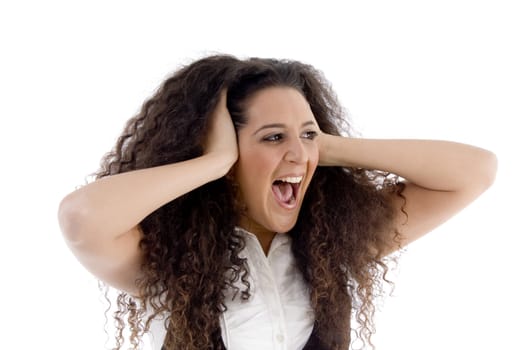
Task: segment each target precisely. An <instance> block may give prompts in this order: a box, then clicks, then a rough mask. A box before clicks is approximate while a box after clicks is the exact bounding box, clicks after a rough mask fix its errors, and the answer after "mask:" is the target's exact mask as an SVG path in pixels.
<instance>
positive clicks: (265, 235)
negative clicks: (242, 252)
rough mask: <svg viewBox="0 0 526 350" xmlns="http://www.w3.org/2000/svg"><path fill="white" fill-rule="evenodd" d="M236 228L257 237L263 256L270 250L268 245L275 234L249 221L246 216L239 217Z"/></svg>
mask: <svg viewBox="0 0 526 350" xmlns="http://www.w3.org/2000/svg"><path fill="white" fill-rule="evenodd" d="M238 226H239V227H241V228H242V229H244V230H246V231H248V232H250V233H253V234H254V235H255V236H256V237H257V239H258V241H259V244H261V248H262V249H263V252H264V253H265V255H267V254H268V251H269V250H270V244H271V243H272V239H274V236H275V235H276V232H273V231H269V230H268V229H266V228H265V227H263V226H261V225H260V224H258V223H256V222H254V221H252V220H250V219H249V218H247V217H246V216H242V217H241V220H240V222H239V225H238Z"/></svg>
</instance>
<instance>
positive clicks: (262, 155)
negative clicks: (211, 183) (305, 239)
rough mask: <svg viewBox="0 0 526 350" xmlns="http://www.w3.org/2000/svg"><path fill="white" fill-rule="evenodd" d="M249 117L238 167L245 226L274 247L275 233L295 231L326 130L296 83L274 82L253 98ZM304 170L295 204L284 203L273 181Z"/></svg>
mask: <svg viewBox="0 0 526 350" xmlns="http://www.w3.org/2000/svg"><path fill="white" fill-rule="evenodd" d="M246 115H247V119H248V121H247V123H246V124H245V125H244V126H243V128H241V130H240V131H239V132H238V135H237V136H238V145H239V159H238V162H237V164H236V165H235V167H234V170H235V179H236V181H237V182H238V183H239V186H240V192H241V202H242V203H243V204H244V207H245V208H246V212H244V214H243V216H242V218H241V222H240V226H241V227H243V228H245V229H246V230H248V231H250V232H252V233H254V234H255V235H256V236H257V237H258V239H259V241H260V243H261V245H262V247H263V250H264V251H265V252H268V249H269V247H270V243H271V241H272V238H273V237H274V235H275V233H281V232H287V231H289V230H290V229H291V228H292V227H293V226H294V224H295V223H296V220H297V218H298V214H299V210H300V207H301V203H302V201H303V197H304V195H305V191H306V190H307V187H308V185H309V183H310V181H311V179H312V176H313V174H314V171H315V169H316V166H317V165H318V156H319V149H318V143H317V141H316V138H317V136H318V135H319V134H320V130H319V127H318V124H317V123H316V119H315V118H314V115H313V114H312V111H311V109H310V106H309V104H308V103H307V101H306V100H305V98H304V97H303V96H302V95H301V94H300V93H299V92H298V91H297V90H295V89H292V88H287V87H273V88H268V89H264V90H262V91H259V92H258V93H256V94H255V95H254V96H253V97H252V98H251V99H250V101H249V103H248V104H247V108H246ZM286 176H295V177H298V176H301V177H302V180H301V182H300V184H299V189H298V193H297V194H296V201H295V203H294V205H293V207H285V206H283V205H280V203H279V201H278V200H277V198H276V196H275V195H274V192H273V191H272V183H273V182H274V181H275V180H276V179H279V178H283V177H286Z"/></svg>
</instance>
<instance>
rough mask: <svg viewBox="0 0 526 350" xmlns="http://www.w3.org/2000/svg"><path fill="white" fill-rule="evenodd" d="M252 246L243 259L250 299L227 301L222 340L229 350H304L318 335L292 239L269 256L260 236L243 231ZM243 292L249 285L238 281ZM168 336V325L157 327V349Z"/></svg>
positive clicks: (284, 238) (275, 245)
mask: <svg viewBox="0 0 526 350" xmlns="http://www.w3.org/2000/svg"><path fill="white" fill-rule="evenodd" d="M237 230H238V231H239V232H241V233H242V234H243V235H244V237H245V241H246V247H245V249H244V250H243V251H242V252H241V253H240V257H242V258H247V262H248V267H249V269H250V270H249V272H250V276H249V278H248V280H249V282H250V294H251V296H250V298H249V300H247V301H242V300H240V297H239V295H238V296H236V298H235V300H234V301H232V295H233V294H232V293H233V291H228V292H227V293H226V297H225V304H226V306H227V310H226V311H225V312H224V313H223V314H222V315H221V319H220V323H221V336H222V338H223V342H224V343H225V346H226V348H227V349H229V350H244V349H249V350H271V349H273V350H278V349H279V350H297V349H302V348H303V347H304V346H305V344H306V343H307V340H308V339H309V336H310V334H311V332H312V328H313V324H314V313H313V310H312V307H311V305H310V301H309V291H308V288H307V286H306V284H305V282H304V281H303V277H302V275H301V273H300V271H299V270H298V269H297V267H296V264H295V261H294V257H293V255H292V252H291V238H290V236H289V235H287V234H276V236H275V237H274V239H273V240H272V244H271V246H270V249H269V252H268V256H265V253H264V252H263V249H262V247H261V245H260V243H259V241H258V239H257V237H256V236H255V235H253V234H252V233H250V232H247V231H245V230H243V229H237ZM236 286H238V287H239V288H240V291H242V290H244V288H245V286H244V285H243V284H242V283H241V281H238V282H237V284H236ZM165 335H166V330H165V328H164V320H163V319H158V320H155V321H154V322H152V325H151V328H150V339H151V344H152V350H160V349H161V346H162V344H163V341H164V337H165Z"/></svg>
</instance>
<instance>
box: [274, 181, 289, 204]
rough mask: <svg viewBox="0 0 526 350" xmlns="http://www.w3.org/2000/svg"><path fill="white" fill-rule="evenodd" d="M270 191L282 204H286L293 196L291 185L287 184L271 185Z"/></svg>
mask: <svg viewBox="0 0 526 350" xmlns="http://www.w3.org/2000/svg"><path fill="white" fill-rule="evenodd" d="M272 191H273V192H274V194H275V195H276V198H277V199H278V200H279V201H280V202H283V203H288V202H289V201H290V200H291V199H292V196H293V195H294V190H293V189H292V185H291V184H290V183H288V182H279V183H277V184H274V185H272Z"/></svg>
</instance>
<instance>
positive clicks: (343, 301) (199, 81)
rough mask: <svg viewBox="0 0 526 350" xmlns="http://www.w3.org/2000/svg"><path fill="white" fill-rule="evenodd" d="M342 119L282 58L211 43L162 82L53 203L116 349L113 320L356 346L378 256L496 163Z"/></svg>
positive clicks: (183, 342) (374, 288)
mask: <svg viewBox="0 0 526 350" xmlns="http://www.w3.org/2000/svg"><path fill="white" fill-rule="evenodd" d="M348 129H349V128H348V126H347V125H346V123H345V119H344V113H343V111H342V108H341V107H340V105H339V104H338V101H337V99H336V97H335V95H334V94H333V92H332V91H331V89H330V87H329V84H328V83H327V82H326V80H325V79H324V77H323V75H322V74H321V73H320V72H318V71H317V70H315V69H314V68H313V67H311V66H308V65H305V64H302V63H299V62H294V61H278V60H271V59H255V58H254V59H249V60H239V59H237V58H235V57H232V56H226V55H219V56H211V57H206V58H203V59H201V60H198V61H196V62H194V63H192V64H190V65H188V66H186V67H184V68H182V69H180V70H179V71H177V72H176V73H175V74H174V75H173V76H171V77H170V78H168V79H167V80H166V81H165V82H164V84H163V85H162V87H161V88H160V89H159V91H158V92H157V93H156V94H155V95H154V96H153V97H152V98H151V99H149V100H148V101H147V102H146V103H145V104H144V105H143V108H142V110H141V112H140V113H139V114H138V115H137V116H136V117H134V118H132V119H131V120H130V121H129V122H128V124H127V126H126V128H125V130H124V133H123V134H122V135H121V137H120V138H119V140H118V142H117V144H116V146H115V148H114V149H113V151H112V152H110V153H109V154H107V155H106V156H105V157H104V159H103V162H102V164H101V169H100V170H99V171H98V172H97V173H96V178H97V180H96V181H94V182H92V183H90V184H88V185H86V186H84V187H82V188H80V189H78V190H76V191H74V192H73V193H71V194H69V195H67V196H66V197H65V198H64V199H63V201H62V202H61V204H60V208H59V221H60V224H61V228H62V231H63V233H64V235H65V238H66V241H67V242H68V244H69V246H70V247H71V249H72V250H73V252H74V253H75V254H76V256H77V257H78V259H79V260H80V261H81V263H82V264H84V266H85V267H86V268H87V269H88V270H90V271H91V272H92V273H93V274H94V275H95V276H97V277H98V278H100V279H101V280H102V281H104V282H106V283H107V284H109V285H111V286H113V287H115V288H117V289H119V290H121V291H122V293H121V294H120V296H119V298H118V300H117V305H118V306H119V310H120V312H119V313H118V314H117V315H116V318H117V320H118V321H119V322H118V325H119V333H118V334H117V341H118V347H120V346H121V345H122V342H123V335H122V334H123V333H122V331H123V329H124V328H125V324H126V323H128V325H129V326H130V329H131V342H132V344H135V345H136V344H138V341H139V339H140V337H141V335H142V334H143V333H144V332H145V331H146V330H150V328H151V332H152V333H153V338H154V342H155V345H154V347H155V348H156V349H159V348H161V345H164V347H163V348H164V349H167V350H168V349H209V348H210V349H216V348H217V349H221V348H228V349H246V348H252V349H348V348H349V344H350V341H351V340H354V337H356V338H359V339H361V340H362V341H364V342H368V343H370V342H371V339H370V338H371V333H372V329H373V319H372V318H373V313H374V305H373V301H374V297H375V295H377V293H378V291H379V288H380V286H381V283H382V281H383V280H384V276H385V272H386V271H387V266H386V260H385V257H386V256H387V255H389V254H390V253H391V252H394V251H396V250H398V249H400V248H401V247H403V246H405V245H407V244H409V243H410V242H412V241H414V240H416V239H417V238H419V237H421V236H422V235H424V234H426V233H427V232H429V231H431V230H432V229H434V228H435V227H437V226H438V225H440V224H441V223H443V222H444V221H446V220H447V219H449V218H450V217H451V216H453V215H454V214H455V213H457V212H458V211H460V210H461V209H462V208H464V207H465V206H466V205H468V204H469V203H470V202H471V201H473V200H474V199H475V198H476V197H477V196H479V195H480V194H481V193H482V192H483V191H484V190H486V189H487V188H488V187H489V186H490V185H491V184H492V182H493V179H494V177H495V172H496V163H497V162H496V157H495V155H494V154H492V153H491V152H488V151H486V150H483V149H480V148H477V147H473V146H468V145H464V144H459V143H453V142H445V141H430V140H371V139H359V138H351V137H346V136H343V135H345V133H346V132H347V130H348ZM391 174H396V175H391ZM400 178H402V179H403V180H402V179H400ZM351 315H352V316H353V317H351ZM125 317H126V318H125ZM351 320H356V323H357V325H353V326H352V327H351ZM351 328H352V329H353V330H354V333H352V334H351ZM351 338H352V339H351Z"/></svg>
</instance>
